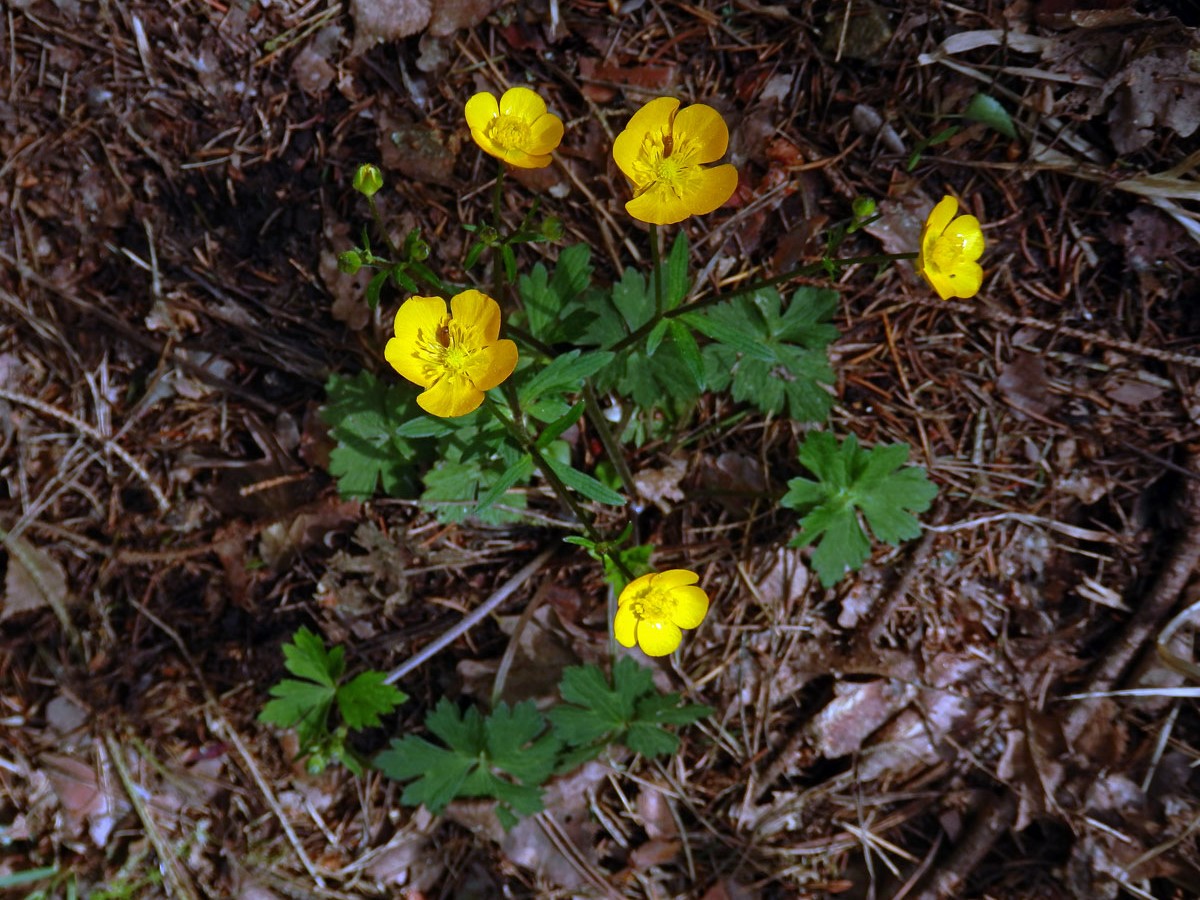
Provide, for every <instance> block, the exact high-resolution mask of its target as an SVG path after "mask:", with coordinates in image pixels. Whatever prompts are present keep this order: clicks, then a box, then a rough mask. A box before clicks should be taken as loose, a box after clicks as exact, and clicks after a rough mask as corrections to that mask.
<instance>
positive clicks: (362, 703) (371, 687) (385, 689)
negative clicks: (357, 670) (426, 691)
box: [337, 648, 408, 729]
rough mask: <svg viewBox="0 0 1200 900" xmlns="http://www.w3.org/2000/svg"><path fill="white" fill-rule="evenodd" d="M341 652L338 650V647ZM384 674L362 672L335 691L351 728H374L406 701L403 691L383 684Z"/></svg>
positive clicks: (341, 710) (340, 709)
mask: <svg viewBox="0 0 1200 900" xmlns="http://www.w3.org/2000/svg"><path fill="white" fill-rule="evenodd" d="M338 649H341V648H338ZM386 678H387V674H386V673H384V672H375V671H370V672H363V673H361V674H360V675H356V676H355V677H354V678H352V679H350V681H348V682H346V683H345V684H343V685H342V686H341V687H339V688H338V689H337V707H338V712H340V713H341V714H342V721H343V722H345V723H346V725H347V726H348V727H350V728H354V729H358V728H377V727H379V725H380V724H382V723H381V722H380V720H379V717H380V716H386V715H387V714H388V713H390V712H391V711H392V710H393V709H395V708H396V707H397V706H399V705H400V704H401V703H403V702H404V701H405V700H407V699H408V697H407V695H405V694H404V692H403V691H400V690H399V689H397V688H395V687H393V686H392V685H390V684H384V683H383V682H384V680H385V679H386Z"/></svg>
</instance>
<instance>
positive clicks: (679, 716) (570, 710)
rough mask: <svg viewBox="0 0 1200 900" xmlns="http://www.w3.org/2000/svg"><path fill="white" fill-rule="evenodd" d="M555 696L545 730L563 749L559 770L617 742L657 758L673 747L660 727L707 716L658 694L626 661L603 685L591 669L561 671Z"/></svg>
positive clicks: (649, 678)
mask: <svg viewBox="0 0 1200 900" xmlns="http://www.w3.org/2000/svg"><path fill="white" fill-rule="evenodd" d="M559 692H560V693H561V695H562V698H563V701H564V702H563V703H562V704H560V705H558V706H555V707H554V708H553V709H551V710H550V712H549V714H548V715H549V718H550V722H551V725H552V726H553V728H554V730H555V732H556V733H557V734H558V735H559V737H560V738H561V739H562V742H563V743H564V744H566V745H567V746H568V747H574V748H578V752H569V753H567V754H565V756H564V759H563V760H562V762H561V763H560V766H559V768H560V770H565V769H566V768H567V767H568V766H569V765H575V764H578V762H582V761H583V760H585V759H589V758H591V757H592V756H595V755H596V754H597V753H599V752H600V751H601V750H602V749H603V747H604V746H605V745H606V744H610V743H616V742H620V743H623V744H625V746H627V747H629V748H630V749H631V750H634V751H635V752H637V753H644V754H647V755H652V756H653V755H661V754H663V753H670V752H672V751H674V750H675V749H676V748H677V747H678V746H679V739H678V738H677V737H676V736H675V735H674V734H672V733H671V732H669V731H666V730H665V728H664V726H665V725H670V724H674V725H686V724H690V723H692V722H695V721H696V720H698V719H701V718H703V717H704V716H707V715H711V714H712V710H711V709H710V708H709V707H707V706H692V705H688V706H682V707H681V706H680V705H679V695H678V694H659V693H658V691H657V689H656V688H655V687H654V678H653V675H652V674H651V672H650V670H649V669H647V668H644V667H642V666H640V665H638V664H637V663H636V662H634V661H633V660H632V659H630V658H629V657H622V658H621V659H620V660H618V661H617V664H616V665H615V666H614V667H613V677H612V682H611V684H610V682H609V680H608V679H607V678H605V677H604V674H603V673H602V672H601V671H600V669H599V668H597V667H596V666H573V667H571V668H568V669H566V670H564V672H563V677H562V681H561V682H560V684H559Z"/></svg>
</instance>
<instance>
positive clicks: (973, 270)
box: [942, 262, 983, 300]
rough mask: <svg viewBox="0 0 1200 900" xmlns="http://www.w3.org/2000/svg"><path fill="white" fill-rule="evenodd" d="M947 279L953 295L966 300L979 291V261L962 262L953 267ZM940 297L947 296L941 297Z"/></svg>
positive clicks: (981, 276)
mask: <svg viewBox="0 0 1200 900" xmlns="http://www.w3.org/2000/svg"><path fill="white" fill-rule="evenodd" d="M947 280H948V282H949V284H950V286H951V291H952V292H953V296H955V297H958V298H960V299H962V300H966V299H968V298H970V297H974V296H975V295H976V294H978V293H979V288H980V287H981V286H982V285H983V269H982V268H980V266H979V263H976V262H963V263H960V264H959V265H957V266H955V267H954V271H953V272H951V273H950V276H949V278H948V279H947ZM942 299H943V300H947V299H949V298H948V297H942Z"/></svg>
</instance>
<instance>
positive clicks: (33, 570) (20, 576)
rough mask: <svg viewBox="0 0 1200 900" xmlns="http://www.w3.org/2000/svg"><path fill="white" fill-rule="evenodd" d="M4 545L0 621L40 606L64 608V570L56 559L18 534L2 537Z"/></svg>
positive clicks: (65, 592)
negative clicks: (4, 556)
mask: <svg viewBox="0 0 1200 900" xmlns="http://www.w3.org/2000/svg"><path fill="white" fill-rule="evenodd" d="M4 547H5V549H6V550H7V551H8V570H7V571H6V572H5V574H4V606H3V607H0V622H3V621H4V620H5V619H9V618H11V617H12V616H15V615H18V614H19V613H25V612H32V611H34V610H38V609H41V608H42V607H44V606H49V607H50V608H52V609H55V610H59V611H61V610H64V609H66V606H67V573H66V572H65V571H63V567H62V566H61V565H59V563H58V561H57V560H56V559H55V558H54V557H53V556H51V555H50V554H49V553H47V552H46V551H44V550H40V549H38V548H37V547H35V546H33V544H31V543H29V542H28V541H27V540H25V539H24V538H22V537H13V536H12V535H9V536H7V537H5V538H4Z"/></svg>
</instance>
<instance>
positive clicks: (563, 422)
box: [534, 400, 587, 450]
mask: <svg viewBox="0 0 1200 900" xmlns="http://www.w3.org/2000/svg"><path fill="white" fill-rule="evenodd" d="M586 408H587V404H586V403H585V402H584V401H583V400H580V401H579V402H578V403H576V404H575V405H574V406H572V407H571V408H570V409H568V410H567V411H566V412H565V413H563V414H562V416H561V417H560V418H559V419H557V420H556V421H554V422H551V423H550V424H549V425H547V426H546V428H545V430H544V431H543V432H542V433H541V434H539V435H538V436H537V440H536V441H534V445H535V446H536V447H537V448H538V449H539V450H545V449H546V448H547V447H548V446H550V444H551V442H552V441H556V440H558V439H559V437H561V436H562V434H563V433H564V432H565V431H566V430H567V429H569V428H570V427H571V426H572V425H574V424H575V423H576V422H578V421H579V420H580V419H581V418H583V411H584V409H586Z"/></svg>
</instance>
